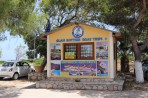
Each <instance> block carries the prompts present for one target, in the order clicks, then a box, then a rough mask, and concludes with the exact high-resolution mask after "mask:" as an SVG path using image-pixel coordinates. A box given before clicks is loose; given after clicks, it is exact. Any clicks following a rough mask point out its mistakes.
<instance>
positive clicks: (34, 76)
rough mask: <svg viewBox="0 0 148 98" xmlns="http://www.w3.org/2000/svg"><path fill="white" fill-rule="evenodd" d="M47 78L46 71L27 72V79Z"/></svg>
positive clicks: (38, 79)
mask: <svg viewBox="0 0 148 98" xmlns="http://www.w3.org/2000/svg"><path fill="white" fill-rule="evenodd" d="M46 78H47V72H31V73H29V74H28V80H30V81H40V80H45V79H46Z"/></svg>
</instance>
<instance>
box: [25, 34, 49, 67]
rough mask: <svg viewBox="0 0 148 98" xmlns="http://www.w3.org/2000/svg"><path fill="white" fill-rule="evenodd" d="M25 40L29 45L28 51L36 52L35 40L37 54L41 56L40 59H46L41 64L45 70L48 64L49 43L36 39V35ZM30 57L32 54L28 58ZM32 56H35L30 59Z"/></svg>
mask: <svg viewBox="0 0 148 98" xmlns="http://www.w3.org/2000/svg"><path fill="white" fill-rule="evenodd" d="M24 39H25V42H26V44H27V45H28V50H34V39H35V48H36V49H35V54H40V57H44V60H43V62H42V64H41V66H43V69H44V67H45V66H46V63H47V42H46V41H44V40H40V38H35V36H34V35H30V36H27V37H24ZM31 52H32V51H31ZM28 53H29V52H28ZM28 53H27V54H28ZM31 54H32V53H31ZM29 55H30V54H28V56H29ZM31 56H33V55H30V57H31Z"/></svg>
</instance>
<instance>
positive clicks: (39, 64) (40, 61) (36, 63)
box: [34, 58, 44, 66]
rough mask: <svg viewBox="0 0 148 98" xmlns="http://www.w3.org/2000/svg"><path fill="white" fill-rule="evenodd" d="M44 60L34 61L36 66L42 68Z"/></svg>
mask: <svg viewBox="0 0 148 98" xmlns="http://www.w3.org/2000/svg"><path fill="white" fill-rule="evenodd" d="M43 59H44V58H39V59H35V60H34V64H35V66H41V63H42V62H43Z"/></svg>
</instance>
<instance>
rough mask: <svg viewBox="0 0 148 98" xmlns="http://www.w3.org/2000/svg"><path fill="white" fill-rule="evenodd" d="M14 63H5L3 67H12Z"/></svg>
mask: <svg viewBox="0 0 148 98" xmlns="http://www.w3.org/2000/svg"><path fill="white" fill-rule="evenodd" d="M13 64H14V62H5V63H4V64H3V65H2V66H3V67H12V66H13Z"/></svg>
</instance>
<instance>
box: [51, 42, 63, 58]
mask: <svg viewBox="0 0 148 98" xmlns="http://www.w3.org/2000/svg"><path fill="white" fill-rule="evenodd" d="M50 49H51V50H50V51H51V60H61V44H50Z"/></svg>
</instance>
